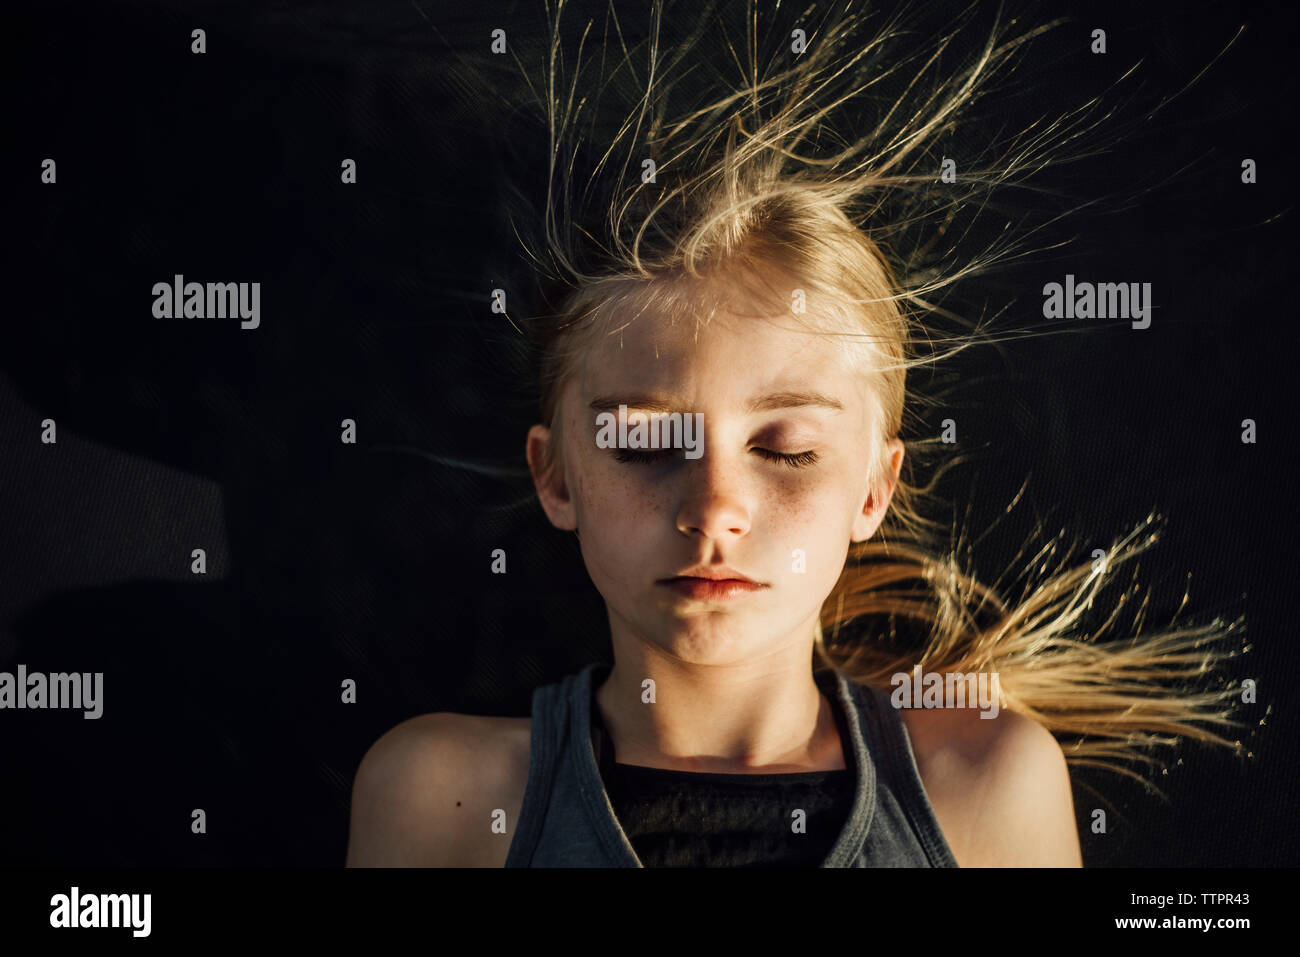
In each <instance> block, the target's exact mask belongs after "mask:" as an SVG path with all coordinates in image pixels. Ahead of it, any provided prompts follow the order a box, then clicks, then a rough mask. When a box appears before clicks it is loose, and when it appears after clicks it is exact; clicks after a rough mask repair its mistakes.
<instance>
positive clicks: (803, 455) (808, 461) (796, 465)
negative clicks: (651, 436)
mask: <svg viewBox="0 0 1300 957" xmlns="http://www.w3.org/2000/svg"><path fill="white" fill-rule="evenodd" d="M754 451H755V452H757V453H758V454H759V455H761V456H762V457H763V458H765V459H767V460H768V461H769V462H780V463H782V464H783V465H786V466H788V467H790V468H792V469H802V468H807V467H808V466H810V465H812V464H813V463H815V462H816V461H817V453H816V452H814V451H812V450H811V449H810V450H808V451H807V452H794V453H790V454H786V453H784V452H773V451H772V450H771V449H754ZM668 454H669V450H666V449H665V450H662V451H659V452H645V451H641V450H638V449H615V450H614V458H615V459H617V460H618V461H620V462H633V463H640V464H648V463H650V462H657V461H659V460H660V459H662V457H663V456H665V455H668Z"/></svg>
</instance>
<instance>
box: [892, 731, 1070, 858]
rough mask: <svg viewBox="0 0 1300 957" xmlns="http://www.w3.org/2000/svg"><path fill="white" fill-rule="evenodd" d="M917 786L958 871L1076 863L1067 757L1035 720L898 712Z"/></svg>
mask: <svg viewBox="0 0 1300 957" xmlns="http://www.w3.org/2000/svg"><path fill="white" fill-rule="evenodd" d="M900 713H901V715H902V717H903V722H904V725H905V726H906V728H907V731H908V736H909V738H910V739H911V742H912V750H913V752H914V753H915V755H916V762H917V767H918V770H919V771H920V772H921V782H922V784H923V786H924V787H925V792H926V795H927V796H928V797H929V799H930V803H931V805H933V807H934V810H935V816H936V817H937V818H938V819H939V825H940V827H941V828H942V830H943V832H944V837H945V838H947V840H948V844H949V846H950V847H951V848H952V851H953V855H954V856H955V857H956V858H957V862H958V863H959V864H960V865H961V866H963V867H1079V866H1081V864H1082V859H1081V856H1080V848H1079V834H1078V827H1077V824H1076V822H1075V817H1074V800H1073V797H1072V795H1071V789H1070V775H1069V771H1068V769H1067V766H1066V763H1065V754H1064V753H1063V752H1062V751H1061V746H1060V745H1059V744H1058V743H1057V741H1056V738H1055V737H1054V736H1053V735H1052V733H1051V732H1050V731H1048V730H1047V729H1046V728H1044V727H1043V726H1042V725H1041V724H1039V723H1038V722H1037V721H1034V720H1033V719H1031V718H1028V717H1026V716H1024V715H1021V714H1017V713H1016V712H1014V711H1008V710H1005V709H1004V710H1002V711H1000V712H998V715H997V717H995V718H991V719H990V718H982V717H980V712H979V711H978V710H976V709H971V708H932V709H922V708H912V709H902V710H901V711H900Z"/></svg>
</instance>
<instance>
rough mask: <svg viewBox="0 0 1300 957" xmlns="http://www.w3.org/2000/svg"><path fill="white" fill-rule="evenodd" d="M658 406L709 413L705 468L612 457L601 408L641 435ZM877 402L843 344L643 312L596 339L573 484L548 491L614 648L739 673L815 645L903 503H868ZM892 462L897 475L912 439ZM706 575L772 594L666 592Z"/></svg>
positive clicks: (569, 477)
mask: <svg viewBox="0 0 1300 957" xmlns="http://www.w3.org/2000/svg"><path fill="white" fill-rule="evenodd" d="M651 402H658V403H660V404H661V406H662V408H661V409H659V411H675V412H682V413H684V414H688V413H689V414H693V413H697V412H698V413H702V414H703V420H702V424H703V446H702V449H703V454H702V455H701V456H699V457H696V458H688V457H687V456H686V454H685V451H684V450H683V449H681V448H675V449H667V450H650V451H649V453H648V454H649V455H650V456H652V457H653V458H652V459H651V460H650V461H648V462H637V461H620V458H619V456H620V454H623V455H626V451H625V450H620V449H618V448H602V447H599V446H598V444H597V434H598V432H599V431H600V429H599V427H598V423H597V415H598V411H603V410H606V409H608V410H609V411H612V412H613V413H614V414H615V415H616V416H617V414H618V406H619V404H623V405H626V406H627V407H628V416H629V418H631V419H632V422H634V421H635V419H634V418H632V416H633V413H634V412H636V411H637V410H641V411H643V412H644V411H646V410H647V408H648V406H649V403H651ZM872 402H873V398H872V394H871V390H870V388H869V383H868V382H867V381H866V377H865V376H864V375H863V373H861V372H860V371H859V372H855V371H853V370H851V369H850V368H849V366H848V364H847V362H846V360H845V358H844V357H843V355H842V352H841V350H840V349H839V348H838V346H837V343H836V342H835V341H834V340H831V339H830V338H828V337H826V336H818V335H813V334H809V333H807V332H801V331H799V330H798V329H797V328H794V329H783V328H778V327H777V326H776V325H774V324H772V323H770V322H767V321H764V320H759V319H751V318H738V317H734V316H720V317H718V318H715V319H713V320H712V321H710V322H709V323H708V324H707V325H705V326H698V325H697V324H696V323H694V322H678V323H676V324H669V323H668V322H666V321H663V320H660V319H658V318H657V317H656V318H652V317H649V316H648V315H642V316H640V317H638V318H637V320H636V321H635V322H632V323H631V324H630V325H628V326H627V327H626V328H624V329H623V330H622V331H621V332H618V333H615V334H613V335H609V336H601V337H598V338H597V340H596V343H595V345H594V346H593V347H592V348H591V350H589V352H588V353H587V354H586V356H585V358H584V361H583V363H582V364H581V367H580V368H579V370H578V372H577V374H576V375H575V376H574V377H573V378H571V379H570V380H569V382H568V384H567V386H566V387H565V390H564V392H563V394H562V397H561V407H560V408H561V415H562V416H563V417H564V424H563V435H564V449H563V469H564V473H565V474H564V486H562V487H561V488H560V490H559V493H558V494H556V493H555V492H554V491H553V490H549V491H548V490H546V489H542V488H539V492H540V493H541V497H542V502H543V505H544V507H545V508H546V509H547V512H548V514H549V516H550V518H551V520H552V522H554V523H555V524H556V525H557V526H558V527H560V528H565V529H573V528H575V527H576V529H577V531H578V538H579V541H580V543H581V549H582V555H583V559H584V561H585V563H586V566H587V570H588V572H589V573H590V575H591V578H592V581H593V582H594V583H595V585H596V588H597V589H598V590H599V591H600V593H601V595H602V596H603V597H604V599H605V602H606V604H607V606H608V608H609V614H610V623H611V629H612V630H613V634H614V639H615V646H616V647H618V646H619V644H620V643H621V642H623V641H626V640H640V641H644V642H648V643H650V644H652V645H654V646H656V647H657V648H658V649H660V650H661V651H662V652H664V653H666V654H668V655H671V656H673V657H674V658H677V659H679V660H682V661H686V662H691V663H697V664H728V663H734V662H737V661H741V660H753V659H755V658H757V657H761V656H763V655H765V654H772V653H778V652H780V651H782V650H785V651H789V650H790V649H791V648H792V647H797V645H798V644H801V643H802V644H807V645H811V642H812V637H813V626H814V622H815V621H816V619H817V616H818V614H819V612H820V609H821V605H822V602H823V600H824V599H825V598H826V596H827V594H828V593H829V592H830V591H831V589H832V588H833V587H834V585H835V582H836V581H837V580H838V578H839V575H840V572H841V571H842V569H843V567H844V562H845V559H846V556H847V553H848V548H849V544H850V542H852V541H862V540H865V539H866V538H868V537H870V535H871V534H873V533H874V532H875V530H876V528H877V527H878V526H879V524H880V521H881V519H882V518H883V517H884V509H885V506H886V505H887V504H888V496H889V493H890V492H892V481H891V482H889V484H887V485H886V486H884V487H883V488H877V489H876V490H875V493H874V494H869V493H871V492H872V490H871V489H869V488H868V484H867V482H868V463H869V460H870V457H871V456H872V454H873V453H874V452H875V451H876V449H874V448H873V439H872V429H871V422H872V418H873V406H872V405H871V403H872ZM593 404H594V405H595V406H596V407H593ZM630 424H631V423H630ZM547 431H548V430H546V429H545V428H544V427H542V426H535V427H534V429H533V432H532V433H530V446H535V445H536V444H538V443H540V441H544V439H545V437H546V435H547ZM533 451H534V449H533V448H530V453H532V452H533ZM890 451H891V459H890V462H889V464H890V466H891V468H892V473H891V474H890V476H889V478H891V479H892V477H893V476H894V475H897V470H898V466H899V465H900V464H901V460H902V445H901V443H900V442H898V440H897V439H895V440H893V441H892V442H891V443H890ZM633 455H637V456H645V455H647V452H644V451H643V452H633ZM778 456H791V457H795V456H798V458H793V459H792V460H791V461H786V460H782V459H780V458H778ZM699 565H722V566H726V567H727V568H728V569H730V570H732V571H734V572H736V573H739V574H740V575H743V576H745V577H747V578H750V579H752V580H753V581H755V582H757V583H759V584H760V585H762V586H764V587H761V588H758V589H756V590H755V589H751V590H749V591H747V592H742V593H740V594H738V595H736V596H733V597H727V598H720V597H716V596H709V595H699V594H694V595H693V594H690V593H689V592H690V590H691V589H690V588H689V587H688V588H686V589H682V588H680V587H673V586H670V585H669V584H667V583H666V582H667V580H669V579H672V578H674V577H675V576H678V575H681V574H682V573H684V572H686V571H688V570H690V569H691V568H692V566H699ZM688 584H689V583H688Z"/></svg>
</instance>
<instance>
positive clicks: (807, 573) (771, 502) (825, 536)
mask: <svg viewBox="0 0 1300 957" xmlns="http://www.w3.org/2000/svg"><path fill="white" fill-rule="evenodd" d="M856 505H857V500H856V499H855V497H854V493H853V484H852V482H851V481H849V479H848V476H845V475H834V474H828V473H826V472H823V473H822V474H820V475H817V476H799V475H792V476H783V477H782V478H781V479H780V480H778V481H777V482H775V483H774V485H773V486H772V488H771V490H770V491H769V497H768V500H767V502H766V503H765V506H764V516H763V520H764V524H765V525H766V526H767V534H766V535H764V536H763V537H765V538H767V539H768V540H769V541H771V542H772V543H774V544H775V543H780V546H781V548H782V551H783V552H784V557H785V558H788V559H789V561H787V562H786V563H785V564H786V567H787V570H788V571H789V572H790V573H791V580H792V581H797V582H800V583H802V584H804V585H807V586H808V587H811V588H813V589H820V588H824V589H826V590H829V589H830V588H831V587H832V586H833V585H834V583H835V581H836V580H837V579H838V578H839V576H840V573H841V572H842V571H843V569H844V562H845V559H846V558H847V556H848V549H849V544H850V539H851V536H852V532H853V510H854V508H855V507H856ZM796 551H797V552H798V554H796ZM799 569H802V570H799Z"/></svg>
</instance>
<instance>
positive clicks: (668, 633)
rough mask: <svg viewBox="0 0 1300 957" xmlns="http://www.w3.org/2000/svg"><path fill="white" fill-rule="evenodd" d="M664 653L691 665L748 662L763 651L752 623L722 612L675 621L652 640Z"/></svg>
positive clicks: (761, 643)
mask: <svg viewBox="0 0 1300 957" xmlns="http://www.w3.org/2000/svg"><path fill="white" fill-rule="evenodd" d="M654 643H655V645H657V646H658V647H659V649H660V650H661V651H663V652H664V654H666V655H669V656H670V657H672V658H676V659H677V660H678V661H682V662H686V663H688V664H693V665H729V664H735V663H736V662H740V661H747V660H750V659H752V658H753V657H754V656H755V655H757V654H759V653H761V652H762V650H763V642H762V639H761V637H760V636H759V635H758V634H757V633H756V630H755V627H754V623H753V622H749V623H748V625H747V624H746V622H745V621H744V620H743V619H742V618H736V617H734V616H731V615H728V614H726V613H720V612H717V611H713V612H712V613H706V614H700V615H695V616H692V617H690V618H685V619H683V618H678V619H676V620H675V621H673V622H670V623H669V624H668V626H667V627H666V628H665V629H663V630H661V631H659V633H658V634H657V635H656V638H655V640H654Z"/></svg>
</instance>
